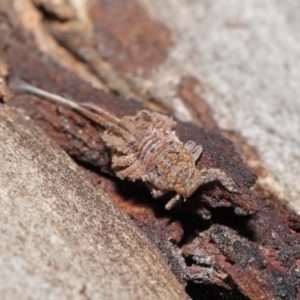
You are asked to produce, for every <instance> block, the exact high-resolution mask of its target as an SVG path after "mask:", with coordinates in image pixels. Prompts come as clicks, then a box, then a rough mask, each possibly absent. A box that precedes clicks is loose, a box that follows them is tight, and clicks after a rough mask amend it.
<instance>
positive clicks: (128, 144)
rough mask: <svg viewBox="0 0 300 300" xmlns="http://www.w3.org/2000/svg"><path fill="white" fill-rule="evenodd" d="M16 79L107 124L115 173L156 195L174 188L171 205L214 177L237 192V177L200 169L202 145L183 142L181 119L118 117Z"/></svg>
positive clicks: (145, 114)
mask: <svg viewBox="0 0 300 300" xmlns="http://www.w3.org/2000/svg"><path fill="white" fill-rule="evenodd" d="M16 84H17V88H18V89H22V90H25V91H27V92H30V93H32V94H36V95H38V96H42V97H44V98H48V99H50V100H54V101H56V102H59V103H62V104H65V105H67V106H69V107H71V108H73V109H74V110H76V111H78V112H79V113H81V114H82V115H84V116H85V117H87V118H89V119H91V120H92V121H93V122H95V123H97V124H99V125H101V126H102V127H104V128H105V129H106V130H105V131H104V132H103V133H102V134H101V138H102V139H103V141H104V142H105V144H106V145H107V146H108V147H109V148H110V150H111V153H112V168H113V170H114V172H115V173H116V175H117V176H118V177H119V178H121V179H125V178H127V179H129V180H131V181H136V180H142V181H144V182H145V183H146V184H147V185H148V186H149V188H150V189H151V192H152V195H153V197H154V198H159V197H161V196H163V195H164V194H166V193H168V192H175V196H174V197H173V198H172V199H171V200H170V201H169V202H168V203H167V204H166V206H165V207H166V209H171V208H173V207H174V206H176V205H177V203H178V202H179V201H180V199H181V198H183V199H186V198H188V197H190V196H191V195H192V194H193V193H194V192H195V190H196V189H197V188H198V187H199V186H201V185H203V184H205V183H207V182H211V181H215V180H217V181H219V182H220V183H221V184H222V185H223V186H224V187H225V188H226V189H227V190H229V191H231V192H235V190H234V188H233V187H234V181H233V180H232V179H231V178H230V177H229V176H228V175H227V174H226V173H224V172H222V171H221V170H219V169H202V170H199V169H197V168H196V166H195V164H196V161H197V160H198V159H199V157H200V155H201V153H202V147H201V146H200V145H196V143H195V142H194V141H189V142H187V143H186V144H183V143H182V142H181V141H180V140H179V139H178V137H177V135H176V133H175V126H176V122H175V121H173V120H172V119H171V118H169V117H167V116H165V115H162V114H160V113H157V112H150V111H148V110H141V111H139V112H138V113H137V114H136V115H134V116H125V117H123V118H121V119H118V118H116V117H114V116H112V115H110V114H109V113H108V112H106V111H104V110H103V109H101V108H99V107H93V106H92V105H89V104H77V103H75V102H73V101H70V100H67V99H65V98H62V97H60V96H58V95H54V94H51V93H48V92H46V91H44V90H41V89H38V88H36V87H34V86H31V85H29V84H27V83H25V82H22V81H17V82H16V83H15V84H14V87H16ZM87 107H88V108H89V109H88V108H87Z"/></svg>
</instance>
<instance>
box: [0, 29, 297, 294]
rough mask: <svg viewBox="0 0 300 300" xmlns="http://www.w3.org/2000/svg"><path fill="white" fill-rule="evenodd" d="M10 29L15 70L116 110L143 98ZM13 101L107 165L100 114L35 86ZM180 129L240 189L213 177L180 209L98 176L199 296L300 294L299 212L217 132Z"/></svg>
mask: <svg viewBox="0 0 300 300" xmlns="http://www.w3.org/2000/svg"><path fill="white" fill-rule="evenodd" d="M0 28H1V27H0ZM1 30H2V31H1ZM1 34H3V35H4V36H5V35H7V30H5V29H3V28H2V29H0V35H1ZM13 35H14V36H15V39H11V40H10V42H9V44H7V46H6V47H2V48H1V50H0V55H1V56H2V57H3V59H4V60H5V62H6V63H7V64H8V65H9V66H10V74H11V75H12V74H13V75H18V76H20V77H22V79H24V80H27V81H29V82H30V83H32V84H34V85H37V86H39V87H42V88H44V89H46V90H48V91H51V92H54V93H57V94H60V95H62V96H65V97H67V98H69V99H72V100H74V101H78V102H91V103H95V104H97V105H101V107H104V108H105V109H107V110H108V111H109V112H111V113H113V114H115V115H116V116H118V117H122V116H124V115H133V114H135V113H136V111H138V110H140V109H141V108H142V106H141V105H140V104H137V103H136V102H134V101H126V100H124V99H121V98H118V97H116V96H114V95H113V94H105V93H102V92H101V91H99V90H96V89H93V88H91V86H89V85H88V84H86V83H83V82H82V81H80V80H79V79H78V78H77V77H76V76H74V75H72V74H70V73H69V72H66V71H65V70H63V69H62V68H60V67H58V66H57V65H56V64H54V63H53V62H52V61H51V60H50V59H49V58H47V57H46V56H43V55H41V54H40V53H38V52H37V51H36V49H35V46H34V44H33V43H32V40H31V37H30V35H28V34H27V33H24V32H21V31H18V32H14V34H13ZM21 45H22V47H21ZM25 61H26V64H24V63H23V62H25ZM181 84H182V87H180V88H181V90H180V93H181V95H182V97H183V98H185V99H193V98H194V97H195V99H196V97H197V96H198V95H197V93H196V92H195V90H194V89H195V88H196V89H197V85H198V83H197V82H195V81H193V80H191V79H189V80H187V81H186V80H183V81H182V83H181ZM188 101H189V100H188ZM190 102H192V100H190ZM11 105H18V106H22V107H24V108H25V109H26V111H27V113H28V114H30V115H31V116H32V117H33V118H34V119H36V120H37V121H38V122H39V124H40V125H41V126H42V127H43V128H44V129H45V130H46V131H47V132H48V133H49V134H50V135H51V136H52V137H53V138H54V139H55V140H56V141H57V142H58V143H59V144H61V145H63V147H64V149H66V150H67V151H68V152H69V153H71V154H72V155H73V157H74V158H76V160H79V161H83V162H85V163H88V165H89V166H93V167H96V168H95V169H94V171H98V168H99V167H101V168H102V169H104V168H107V166H108V164H109V154H108V152H107V149H105V148H104V147H103V143H102V141H101V140H100V139H99V133H98V131H97V130H99V131H101V130H102V129H101V128H96V126H95V124H92V123H90V122H89V121H87V120H85V119H84V118H83V117H82V116H80V115H78V114H76V113H74V112H72V111H70V110H68V109H67V108H63V107H58V106H56V105H54V104H51V103H48V102H47V101H45V100H36V98H35V100H34V97H33V96H29V95H26V96H25V95H22V94H20V95H17V96H15V97H14V99H13V101H12V102H11ZM202 109H204V110H202ZM207 112H208V109H207V107H206V108H205V106H203V108H201V107H199V108H198V110H196V109H195V114H197V117H201V118H202V119H201V120H206V121H203V123H205V122H206V123H207V124H208V125H209V124H210V125H209V126H211V128H213V127H214V124H213V121H212V119H211V116H210V115H206V113H207ZM176 133H177V134H178V136H179V138H180V140H182V141H183V142H186V141H188V140H194V141H195V142H196V143H197V144H200V145H202V146H203V149H204V151H203V155H202V156H201V159H200V161H199V163H198V165H197V166H198V168H200V169H201V168H204V167H205V168H220V169H221V170H223V171H224V172H226V173H227V174H229V175H230V176H231V177H232V178H233V179H234V181H235V182H236V184H237V185H238V187H239V189H240V190H241V194H236V195H232V194H230V193H229V192H227V191H226V190H224V189H223V188H222V186H221V185H220V184H219V183H217V182H215V183H212V184H208V185H206V186H203V187H202V188H201V189H199V190H198V191H197V193H196V194H195V195H194V196H193V197H192V198H191V199H189V200H188V201H187V202H186V203H185V204H184V205H182V206H181V207H180V208H179V209H178V210H175V211H172V212H170V213H167V212H165V211H164V209H163V206H164V201H165V200H167V199H162V200H161V199H159V200H154V199H152V198H151V197H150V195H149V192H148V190H147V189H146V188H144V187H143V186H140V185H139V183H137V184H131V183H128V182H124V181H123V182H118V181H116V180H114V179H113V178H109V179H108V178H105V177H104V176H102V177H100V176H99V175H97V174H96V175H95V174H94V175H93V176H92V177H93V178H95V181H96V182H97V183H98V184H100V186H101V187H102V188H103V189H104V190H106V191H107V192H108V193H109V194H110V196H111V197H112V198H113V199H114V200H115V201H116V203H117V204H118V206H119V207H120V208H121V209H123V210H124V211H125V212H126V213H127V214H128V215H129V216H130V217H131V218H132V219H133V220H134V221H135V223H136V224H137V225H138V226H139V227H140V228H141V229H142V230H143V231H144V232H145V233H146V235H147V236H148V237H149V238H150V239H152V240H153V241H154V242H155V244H156V245H157V247H158V248H159V249H160V250H161V252H162V253H163V254H164V257H165V259H166V261H167V262H168V263H169V265H170V267H171V269H172V271H173V272H174V274H176V276H177V278H178V279H179V280H180V281H181V282H183V283H184V284H187V287H186V289H187V291H188V292H189V293H190V295H192V297H193V298H194V299H198V298H200V299H201V296H202V295H204V296H205V295H207V293H209V294H208V295H209V296H208V299H218V298H219V297H221V299H248V298H250V299H271V298H272V297H273V298H275V299H297V298H299V292H298V290H297V287H298V286H299V279H298V278H299V274H298V272H299V262H298V256H299V255H298V253H299V249H298V248H299V246H298V245H299V233H298V232H299V228H300V225H299V224H300V221H299V217H298V216H297V215H295V214H294V213H291V212H290V211H288V210H286V209H284V208H283V207H281V206H275V205H274V204H273V203H272V202H269V201H267V200H266V199H264V198H260V197H258V196H257V195H255V194H254V193H253V192H251V191H250V190H249V188H250V187H251V186H252V185H253V184H254V182H255V179H256V176H255V175H253V174H252V173H251V172H250V171H249V170H248V169H247V168H246V167H245V165H244V164H243V162H242V160H241V158H240V156H239V155H238V154H236V153H235V149H234V147H233V144H232V143H231V142H230V141H228V140H227V139H226V138H224V137H223V136H221V135H220V134H219V133H216V132H210V131H207V130H205V129H204V128H201V129H200V128H199V127H197V126H194V125H190V124H183V123H179V124H178V126H177V128H176ZM95 141H96V144H95ZM248 150H249V149H248ZM248 150H247V149H246V152H247V151H248ZM250 152H251V151H250ZM251 155H252V154H251ZM251 155H250V156H251ZM253 157H255V155H254V156H253ZM87 176H89V175H87ZM254 212H256V214H254V215H253V216H251V214H253V213H254ZM181 250H182V251H183V255H184V259H185V260H183V258H182V256H181V253H180V251H181ZM203 261H204V262H203ZM297 293H298V294H297ZM199 295H200V296H199ZM220 295H222V296H220Z"/></svg>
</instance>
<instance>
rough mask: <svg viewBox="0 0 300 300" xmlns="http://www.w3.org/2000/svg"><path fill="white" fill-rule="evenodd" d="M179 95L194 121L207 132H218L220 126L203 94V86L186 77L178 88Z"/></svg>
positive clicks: (193, 78)
mask: <svg viewBox="0 0 300 300" xmlns="http://www.w3.org/2000/svg"><path fill="white" fill-rule="evenodd" d="M177 93H178V95H179V96H180V98H181V99H182V101H183V102H184V104H185V105H186V107H187V108H188V110H189V112H190V114H191V115H192V116H193V121H194V123H195V124H197V125H199V126H203V127H205V128H206V129H207V130H217V129H218V125H217V123H216V122H215V120H214V119H213V117H212V112H211V109H210V108H209V106H208V104H207V103H206V102H205V100H204V99H203V97H202V96H201V93H203V86H202V85H201V82H199V81H198V80H197V79H196V78H195V77H192V76H186V77H183V78H182V79H181V82H180V83H179V84H178V86H177Z"/></svg>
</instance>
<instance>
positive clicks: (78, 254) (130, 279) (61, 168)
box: [0, 106, 187, 299]
mask: <svg viewBox="0 0 300 300" xmlns="http://www.w3.org/2000/svg"><path fill="white" fill-rule="evenodd" d="M0 120H1V121H0V148H1V149H0V152H1V156H0V165H1V168H0V191H1V193H0V206H1V209H0V219H1V225H0V230H1V243H0V249H1V250H0V257H1V268H0V285H1V297H2V299H51V298H53V299H54V298H55V299H87V298H89V299H119V298H120V295H122V299H184V298H187V297H186V296H185V293H184V291H183V289H182V287H181V286H180V285H179V283H178V282H177V281H176V279H175V277H174V276H173V275H172V274H171V272H170V271H169V270H168V268H167V265H166V264H165V263H164V261H163V259H162V257H161V254H160V253H159V251H157V250H156V249H155V247H154V245H153V244H151V243H150V242H149V241H148V240H147V239H146V237H144V236H143V234H142V233H141V232H140V230H139V229H137V228H136V227H135V225H134V224H133V223H132V222H131V221H130V220H129V218H127V217H126V216H125V215H124V214H123V213H121V212H120V211H119V210H118V209H117V208H116V206H115V205H114V204H113V203H112V201H111V200H110V199H109V198H108V197H107V196H106V195H105V194H104V193H103V192H102V191H101V190H99V189H96V188H94V187H93V186H92V185H91V184H90V183H89V181H88V180H86V178H85V175H84V173H82V172H81V171H80V170H79V168H78V167H77V166H76V164H75V163H74V162H73V161H71V159H70V158H69V157H68V156H67V155H66V154H65V153H64V152H63V151H62V150H61V149H60V148H59V147H58V146H57V145H56V144H54V143H53V142H52V141H50V140H49V138H47V137H46V136H45V134H44V133H43V132H42V130H40V129H38V128H37V127H36V126H34V124H33V122H32V121H31V120H30V118H29V117H27V116H26V115H25V114H24V113H23V112H22V111H21V110H16V109H13V108H9V107H4V106H2V107H1V108H0Z"/></svg>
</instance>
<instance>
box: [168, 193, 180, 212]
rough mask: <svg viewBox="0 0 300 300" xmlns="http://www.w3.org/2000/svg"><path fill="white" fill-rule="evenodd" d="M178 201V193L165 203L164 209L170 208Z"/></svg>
mask: <svg viewBox="0 0 300 300" xmlns="http://www.w3.org/2000/svg"><path fill="white" fill-rule="evenodd" d="M179 202H180V195H178V194H177V195H175V196H174V197H173V198H172V199H171V200H170V201H169V202H168V203H167V204H166V205H165V209H166V210H171V209H172V208H174V207H175V206H176V205H178V204H179Z"/></svg>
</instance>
